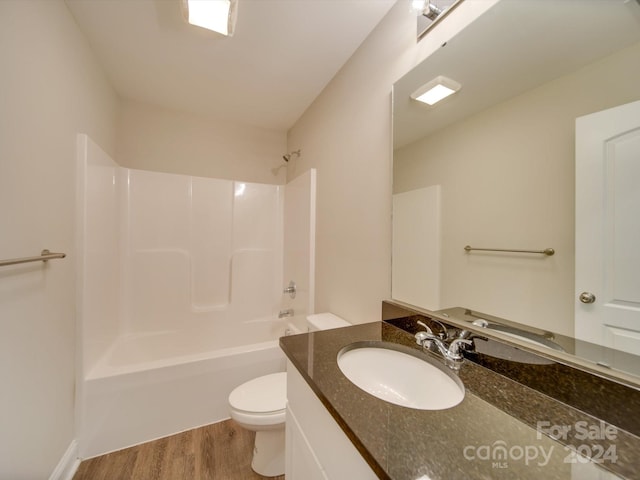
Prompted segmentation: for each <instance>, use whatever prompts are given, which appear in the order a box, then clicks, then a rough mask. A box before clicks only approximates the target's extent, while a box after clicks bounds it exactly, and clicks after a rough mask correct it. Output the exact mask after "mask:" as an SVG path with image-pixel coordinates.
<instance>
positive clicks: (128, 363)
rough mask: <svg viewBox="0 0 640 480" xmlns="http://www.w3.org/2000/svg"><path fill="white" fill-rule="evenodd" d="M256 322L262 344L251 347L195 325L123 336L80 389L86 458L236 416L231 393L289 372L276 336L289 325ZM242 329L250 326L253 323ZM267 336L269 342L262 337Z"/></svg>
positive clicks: (81, 443) (81, 444)
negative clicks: (189, 328)
mask: <svg viewBox="0 0 640 480" xmlns="http://www.w3.org/2000/svg"><path fill="white" fill-rule="evenodd" d="M274 325H276V326H277V327H278V328H281V329H282V332H280V333H278V334H274V333H270V334H269V332H267V331H266V330H267V329H271V330H273V328H274ZM252 327H254V328H250V329H249V330H248V331H249V332H252V331H257V332H261V333H260V334H258V335H256V336H255V338H254V336H253V335H252V339H253V340H254V341H256V343H252V344H248V345H238V344H233V342H232V343H229V338H230V336H229V335H224V334H222V335H216V336H213V335H209V334H206V335H205V334H203V332H202V331H198V330H195V329H194V330H192V331H191V332H155V333H153V334H139V335H128V336H121V337H119V338H118V339H117V341H116V342H115V343H114V345H113V346H112V347H111V348H110V349H109V350H108V351H107V353H106V354H105V355H104V356H103V358H102V359H101V360H100V361H99V362H98V363H97V364H96V365H95V366H94V367H93V368H92V369H91V371H90V372H88V373H87V374H86V376H85V380H84V382H83V383H82V386H81V389H82V391H81V396H82V398H83V401H82V408H81V412H80V418H79V419H78V421H79V424H80V434H79V439H80V441H79V456H80V458H82V459H85V458H91V457H94V456H97V455H102V454H104V453H108V452H112V451H115V450H120V449H122V448H126V447H129V446H132V445H136V444H139V443H142V442H147V441H150V440H154V439H157V438H160V437H164V436H167V435H171V434H174V433H179V432H182V431H185V430H189V429H192V428H196V427H199V426H202V425H207V424H210V423H215V422H219V421H222V420H225V419H227V418H229V413H228V407H227V397H228V396H229V393H230V392H231V390H233V389H234V388H235V387H236V386H237V385H239V384H241V383H243V382H245V381H247V380H249V379H251V378H255V377H257V376H260V375H266V374H268V373H274V372H278V371H284V370H285V357H284V354H283V353H282V351H281V350H280V348H279V346H278V340H277V339H276V338H278V337H279V336H280V335H282V334H284V327H283V326H282V325H280V323H279V322H271V323H270V324H269V323H265V322H261V323H257V324H256V325H254V326H252ZM242 329H243V330H244V331H245V332H246V331H247V329H246V326H243V328H242ZM267 334H268V337H270V340H266V341H260V340H261V337H262V338H264V335H267ZM217 339H224V342H225V343H220V340H217ZM237 340H238V341H240V340H242V341H244V342H246V341H247V339H246V338H244V339H237ZM236 343H237V342H236Z"/></svg>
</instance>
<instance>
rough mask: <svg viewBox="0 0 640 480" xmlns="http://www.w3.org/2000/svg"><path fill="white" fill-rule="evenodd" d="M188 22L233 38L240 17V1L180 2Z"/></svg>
mask: <svg viewBox="0 0 640 480" xmlns="http://www.w3.org/2000/svg"><path fill="white" fill-rule="evenodd" d="M180 5H181V6H182V14H183V15H184V17H185V19H186V20H187V22H189V23H190V24H191V25H195V26H197V27H202V28H206V29H207V30H213V31H214V32H218V33H221V34H222V35H226V36H229V37H231V36H232V35H233V32H234V30H235V26H236V18H237V16H238V0H180Z"/></svg>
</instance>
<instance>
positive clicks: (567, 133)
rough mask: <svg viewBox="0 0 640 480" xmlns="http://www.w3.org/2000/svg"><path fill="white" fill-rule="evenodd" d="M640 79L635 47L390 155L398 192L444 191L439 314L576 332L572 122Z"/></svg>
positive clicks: (637, 86)
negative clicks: (493, 251)
mask: <svg viewBox="0 0 640 480" xmlns="http://www.w3.org/2000/svg"><path fill="white" fill-rule="evenodd" d="M638 78H640V44H638V45H635V46H634V47H631V48H627V49H625V50H623V51H621V52H618V53H616V54H615V55H612V56H610V57H607V58H605V59H602V60H600V61H598V62H596V63H594V64H592V65H589V66H587V67H584V68H582V69H581V70H579V71H577V72H575V73H573V74H570V75H567V76H565V77H562V78H560V79H556V80H554V81H552V82H549V83H547V84H545V85H543V86H541V87H538V88H536V89H534V90H532V91H530V92H527V93H525V94H523V95H520V96H518V97H515V98H513V99H511V100H509V101H506V102H503V103H501V104H499V105H496V106H494V107H492V108H489V109H487V110H485V111H483V112H481V113H479V114H476V115H474V116H472V117H469V118H467V119H465V120H462V121H460V122H458V123H456V124H453V125H452V126H450V127H447V128H445V129H443V130H440V131H438V132H437V133H435V134H433V135H431V136H429V137H426V138H425V139H422V140H419V141H417V142H415V143H413V144H411V145H408V146H406V147H404V148H402V149H400V150H398V151H396V152H395V155H394V157H395V161H394V193H398V192H404V191H409V190H413V189H416V188H421V187H425V186H429V185H441V186H442V205H443V210H442V257H441V271H442V282H441V302H440V304H441V306H442V308H445V307H453V306H464V307H468V308H472V309H474V310H477V311H480V312H484V313H489V314H492V315H497V316H500V317H504V318H509V319H511V320H515V321H519V322H523V323H527V324H532V325H536V326H538V327H541V328H545V329H549V330H552V331H557V332H559V333H564V334H568V335H573V307H574V304H575V295H574V203H575V202H574V196H575V190H574V167H575V162H574V138H575V136H574V129H575V118H576V117H578V116H581V115H585V114H588V113H593V112H596V111H599V110H603V109H606V108H610V107H613V106H616V105H620V104H623V103H628V102H630V101H633V100H637V99H638V98H640V82H638ZM611 79H615V83H614V84H615V89H606V88H603V86H606V85H611V84H612V80H611ZM468 244H470V245H473V246H477V247H488V248H516V249H518V248H520V249H527V248H532V249H542V248H547V247H553V248H554V249H555V250H556V254H555V255H554V256H553V257H548V258H545V257H537V256H526V255H516V256H510V255H509V256H507V255H499V256H487V255H483V254H479V255H478V254H471V255H468V254H466V253H465V252H464V250H463V247H464V246H465V245H468Z"/></svg>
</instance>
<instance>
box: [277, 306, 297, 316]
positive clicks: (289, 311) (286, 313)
mask: <svg viewBox="0 0 640 480" xmlns="http://www.w3.org/2000/svg"><path fill="white" fill-rule="evenodd" d="M284 317H293V308H287V309H286V310H280V313H278V318H284Z"/></svg>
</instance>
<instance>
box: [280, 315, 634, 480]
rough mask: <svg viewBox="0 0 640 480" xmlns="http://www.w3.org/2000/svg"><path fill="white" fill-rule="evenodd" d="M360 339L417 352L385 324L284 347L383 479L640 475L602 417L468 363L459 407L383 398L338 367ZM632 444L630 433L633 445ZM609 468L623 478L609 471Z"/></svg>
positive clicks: (295, 339)
mask: <svg viewBox="0 0 640 480" xmlns="http://www.w3.org/2000/svg"><path fill="white" fill-rule="evenodd" d="M357 341H385V342H393V343H397V344H402V345H406V346H410V347H412V348H416V349H417V350H420V347H419V346H418V345H416V344H415V340H414V338H413V335H411V334H410V333H407V332H405V331H404V330H401V329H399V328H397V327H395V326H393V325H390V324H387V323H385V322H375V323H368V324H363V325H355V326H352V327H346V328H339V329H334V330H326V331H321V332H313V333H308V334H302V335H293V336H288V337H282V338H281V339H280V346H281V348H282V350H283V351H284V352H285V354H286V355H287V357H288V358H289V360H290V361H291V362H292V363H293V365H294V366H295V367H296V368H297V369H298V371H299V372H300V373H301V374H302V376H303V378H304V379H305V380H306V381H307V383H308V384H309V386H310V387H311V389H312V390H313V391H314V392H315V394H316V395H317V396H318V398H319V399H320V401H321V402H322V403H323V404H324V406H325V407H326V408H327V410H328V411H329V413H330V414H331V415H332V416H333V418H334V419H335V421H336V423H337V424H338V425H339V426H340V427H341V428H342V430H343V431H344V432H345V433H346V435H347V436H348V437H349V439H350V440H351V441H352V443H353V444H354V446H355V447H356V448H357V450H358V451H359V452H360V453H361V454H362V456H363V457H364V459H365V460H366V461H367V463H368V464H369V465H370V466H371V468H372V469H373V471H374V472H375V473H376V474H377V475H378V477H379V478H381V479H393V480H424V479H430V480H456V479H501V478H505V479H507V478H508V479H514V478H517V479H520V480H525V479H536V480H538V479H540V478H545V479H567V480H568V479H580V480H582V479H591V478H594V479H596V478H597V479H600V478H602V479H614V478H639V477H638V475H640V473H638V471H637V465H636V462H637V458H638V455H637V454H638V451H637V449H636V444H633V448H632V447H630V446H629V444H628V442H626V440H625V439H626V437H624V438H623V441H620V437H619V435H618V431H617V429H615V427H611V426H608V427H610V428H612V429H613V430H609V432H613V433H614V434H613V435H609V437H611V438H607V436H606V435H605V434H604V433H603V432H604V430H603V428H602V427H605V425H604V424H603V423H602V422H600V421H599V420H598V419H595V418H593V417H589V416H588V415H585V414H582V413H581V412H578V411H572V410H571V408H570V407H567V406H566V405H564V404H561V403H560V402H557V401H555V400H553V399H551V398H549V397H547V396H545V395H542V394H540V393H538V392H535V391H534V390H532V389H530V388H527V387H525V386H522V385H520V384H518V383H517V382H514V381H511V380H510V379H508V378H506V377H504V376H502V375H499V374H497V373H496V372H494V371H492V370H490V369H487V368H484V367H482V366H480V365H478V364H476V363H473V362H471V361H465V362H464V364H463V365H462V368H461V369H460V371H459V378H460V379H461V380H462V382H463V383H464V385H465V390H466V392H465V398H464V400H463V401H462V402H461V403H460V404H458V405H457V406H455V407H453V408H449V409H446V410H438V411H424V410H415V409H411V408H407V407H401V406H398V405H393V404H390V403H388V402H385V401H382V400H379V399H377V398H375V397H373V396H372V395H369V394H368V393H366V392H364V391H363V390H361V389H359V388H358V387H356V386H355V385H354V384H352V383H351V382H350V381H349V380H348V379H347V378H346V377H345V376H344V375H343V374H342V372H341V371H340V369H339V367H338V364H337V360H336V359H337V355H338V352H339V351H340V350H341V349H342V348H343V347H344V346H346V345H348V344H350V343H353V342H357ZM424 355H431V354H430V353H424ZM418 380H419V379H416V381H418ZM505 405H518V408H515V409H509V408H505ZM519 411H521V412H522V416H521V417H522V418H520V415H519V413H518V412H519ZM537 422H547V423H546V424H544V425H549V427H548V428H547V433H551V434H553V430H552V428H553V427H566V426H568V427H570V428H571V429H572V430H573V431H574V432H575V430H576V428H575V427H576V423H577V422H583V423H582V424H581V425H584V426H585V427H586V428H590V429H592V431H593V432H595V433H592V434H591V436H592V437H594V438H591V439H590V440H585V439H584V438H578V439H576V438H575V437H574V438H571V436H569V439H568V440H567V439H566V438H562V436H561V435H560V437H561V438H559V439H558V440H559V441H556V440H555V439H553V438H550V436H548V435H547V434H544V433H541V432H540V431H538V429H537V428H536V426H537V425H538V423H537ZM596 427H598V428H600V430H598V431H597V432H596V431H595V429H596ZM621 433H625V432H621ZM556 436H558V435H556ZM563 440H564V442H563V443H561V442H562V441H563ZM636 440H637V437H635V436H633V438H632V443H633V441H636ZM571 443H573V444H574V446H575V447H574V448H578V449H580V448H581V445H587V447H584V446H583V447H582V448H583V450H581V451H583V452H585V450H584V449H589V450H590V451H591V453H592V455H595V456H599V457H600V459H601V461H602V463H601V464H599V465H597V464H596V463H594V462H586V463H583V462H584V459H583V458H580V459H579V458H578V457H577V456H576V455H575V454H574V453H573V451H574V450H572V449H571V447H569V446H567V445H568V444H571ZM600 449H602V452H601V453H599V451H600ZM607 451H608V452H609V455H608V456H607V455H606V452H607ZM500 453H502V457H501V456H500ZM611 454H614V455H615V457H613V456H612V455H611ZM612 459H613V460H612ZM611 471H614V472H616V474H617V476H616V475H613V474H611V476H607V474H610V472H611ZM599 475H603V476H599Z"/></svg>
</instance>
